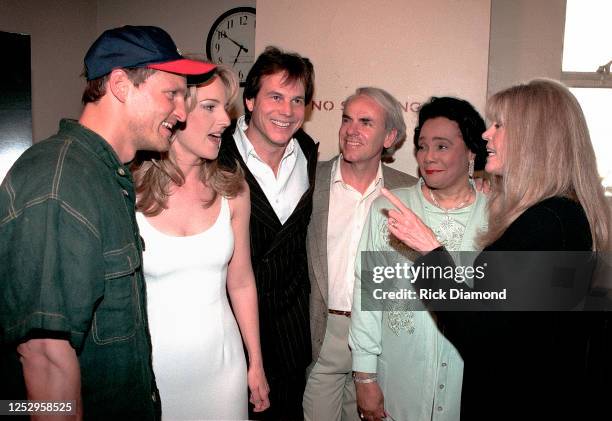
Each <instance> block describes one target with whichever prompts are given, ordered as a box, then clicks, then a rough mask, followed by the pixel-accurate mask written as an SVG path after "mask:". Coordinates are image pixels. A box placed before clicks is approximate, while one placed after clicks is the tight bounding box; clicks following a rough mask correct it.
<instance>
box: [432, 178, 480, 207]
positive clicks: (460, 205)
mask: <svg viewBox="0 0 612 421" xmlns="http://www.w3.org/2000/svg"><path fill="white" fill-rule="evenodd" d="M470 187H472V190H473V189H474V187H473V186H472V185H471V184H470ZM427 190H429V197H431V201H432V202H433V203H434V205H436V207H437V208H439V209H442V210H443V211H444V213H449V212H452V211H454V210H457V209H461V208H462V207H464V206H465V204H466V203H467V202H468V200H470V198H471V197H472V192H470V196H469V197H468V199H467V200H464V201H463V202H461V203H459V204H458V205H457V206H455V207H452V208H449V209H446V208H443V207H442V206H440V204H439V203H438V201H437V200H436V197H435V196H434V194H433V190H432V189H430V188H429V187H427Z"/></svg>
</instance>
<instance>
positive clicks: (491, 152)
mask: <svg viewBox="0 0 612 421" xmlns="http://www.w3.org/2000/svg"><path fill="white" fill-rule="evenodd" d="M496 153H497V152H496V151H495V149H489V148H487V156H494V155H495V154H496Z"/></svg>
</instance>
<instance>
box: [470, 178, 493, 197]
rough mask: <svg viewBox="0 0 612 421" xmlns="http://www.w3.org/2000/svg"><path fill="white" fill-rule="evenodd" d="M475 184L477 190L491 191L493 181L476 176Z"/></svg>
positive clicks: (484, 192)
mask: <svg viewBox="0 0 612 421" xmlns="http://www.w3.org/2000/svg"><path fill="white" fill-rule="evenodd" d="M474 184H475V185H476V191H479V192H481V193H483V194H489V193H491V181H489V180H487V179H486V178H480V177H478V178H474Z"/></svg>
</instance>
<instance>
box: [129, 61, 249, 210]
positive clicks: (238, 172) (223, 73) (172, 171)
mask: <svg viewBox="0 0 612 421" xmlns="http://www.w3.org/2000/svg"><path fill="white" fill-rule="evenodd" d="M215 78H219V79H220V80H221V82H222V83H223V85H224V87H225V93H226V96H227V104H226V105H225V107H226V109H228V110H229V109H231V107H232V106H233V104H234V101H235V99H236V96H237V93H238V79H237V78H236V75H235V74H234V72H233V70H231V68H230V67H228V66H225V65H218V66H217V67H216V69H215V71H214V74H213V76H212V77H211V78H210V79H209V80H207V81H206V82H204V83H201V84H198V85H191V86H189V89H188V94H187V99H186V103H185V105H186V109H187V120H189V113H191V112H192V111H193V109H194V108H195V106H196V104H197V103H198V98H197V88H198V86H203V85H208V84H210V83H212V81H214V80H215ZM131 170H132V174H133V176H134V184H135V190H136V196H137V200H136V209H137V210H138V211H140V212H142V213H144V214H145V215H146V216H155V215H158V214H159V213H160V212H161V211H162V210H163V209H166V206H167V202H168V196H169V195H170V187H171V185H176V186H182V185H183V184H184V183H185V176H184V174H183V172H182V171H181V169H180V168H179V167H178V165H176V162H174V159H173V158H172V157H171V156H170V155H169V154H168V153H167V152H162V153H152V152H139V153H138V154H137V155H136V159H135V160H134V162H133V163H132V165H131ZM200 179H201V180H202V183H204V184H205V185H206V186H208V187H210V188H211V189H212V191H213V196H212V198H210V199H209V200H206V201H204V202H203V203H202V205H203V206H204V207H209V206H211V205H212V204H213V203H214V202H215V200H216V199H217V195H219V194H220V195H222V196H224V197H228V198H233V197H235V196H236V195H237V194H238V193H240V192H241V191H242V189H243V181H244V172H243V171H242V169H241V167H240V165H236V167H235V169H233V170H231V169H229V168H225V167H222V166H220V165H219V164H218V163H217V160H212V161H209V160H206V159H202V160H201V162H200Z"/></svg>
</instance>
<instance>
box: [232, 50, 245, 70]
mask: <svg viewBox="0 0 612 421" xmlns="http://www.w3.org/2000/svg"><path fill="white" fill-rule="evenodd" d="M242 50H244V48H242V47H240V48H239V49H238V54H236V58H235V59H234V63H233V64H232V67H234V66H235V65H236V62H237V61H238V57H239V56H240V53H241V52H242Z"/></svg>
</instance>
